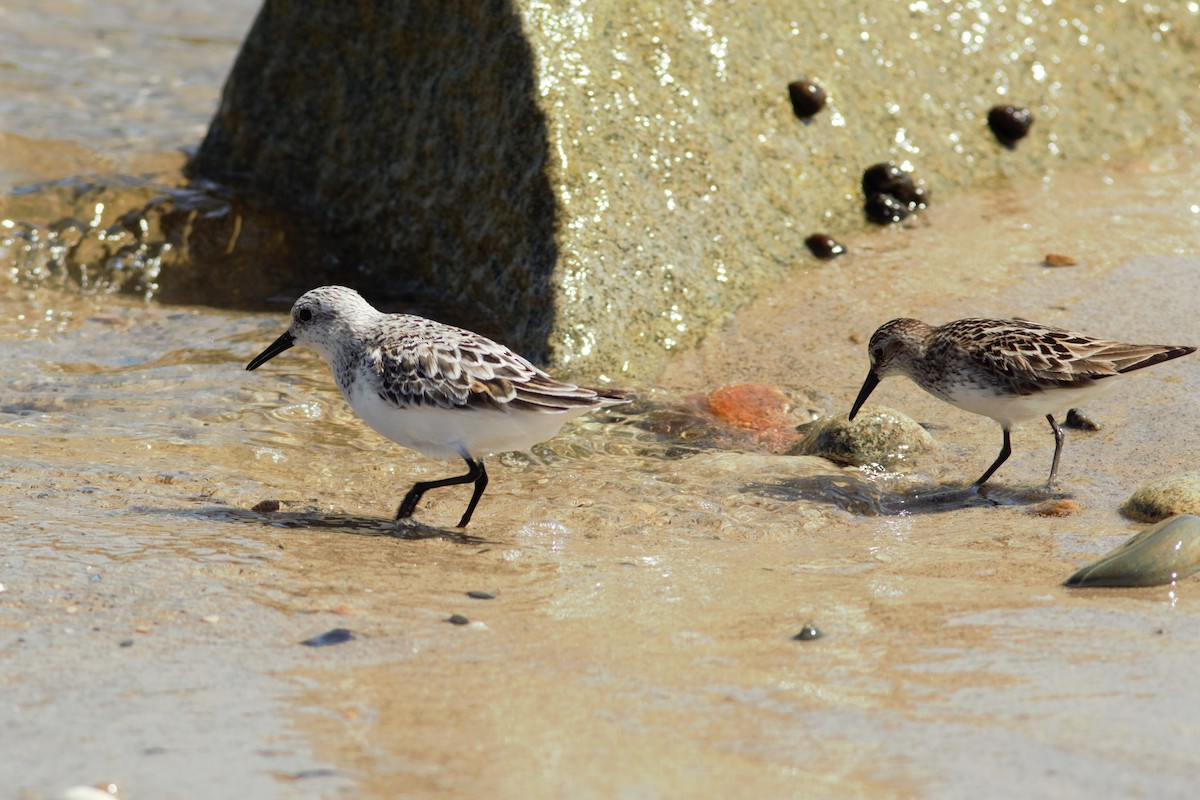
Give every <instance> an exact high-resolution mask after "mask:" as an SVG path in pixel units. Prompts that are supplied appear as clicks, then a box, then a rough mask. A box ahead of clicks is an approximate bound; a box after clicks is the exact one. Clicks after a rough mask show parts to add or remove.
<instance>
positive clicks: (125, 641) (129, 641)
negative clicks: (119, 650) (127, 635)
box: [117, 639, 133, 647]
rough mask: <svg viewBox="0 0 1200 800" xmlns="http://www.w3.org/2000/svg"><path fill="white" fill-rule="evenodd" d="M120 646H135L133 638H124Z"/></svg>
mask: <svg viewBox="0 0 1200 800" xmlns="http://www.w3.org/2000/svg"><path fill="white" fill-rule="evenodd" d="M117 646H118V647H133V639H122V640H121V641H120V643H119V644H118V645H117Z"/></svg>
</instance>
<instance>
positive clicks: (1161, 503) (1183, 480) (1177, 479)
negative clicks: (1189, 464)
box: [1121, 472, 1200, 522]
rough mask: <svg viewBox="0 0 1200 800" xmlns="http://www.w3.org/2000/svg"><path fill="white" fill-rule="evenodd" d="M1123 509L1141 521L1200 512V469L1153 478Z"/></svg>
mask: <svg viewBox="0 0 1200 800" xmlns="http://www.w3.org/2000/svg"><path fill="white" fill-rule="evenodd" d="M1121 511H1122V512H1124V513H1125V516H1127V517H1129V518H1131V519H1135V520H1137V521H1138V522H1158V521H1159V520H1162V519H1166V518H1167V517H1171V516H1174V515H1176V514H1200V472H1181V473H1179V474H1178V475H1169V476H1167V477H1165V478H1159V479H1157V480H1154V481H1151V482H1150V483H1147V484H1145V485H1143V486H1141V487H1139V488H1138V490H1137V491H1135V492H1134V493H1133V494H1132V495H1130V496H1129V499H1128V500H1126V501H1125V503H1124V504H1123V505H1122V506H1121Z"/></svg>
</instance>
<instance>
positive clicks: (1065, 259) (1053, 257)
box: [1045, 253, 1079, 267]
mask: <svg viewBox="0 0 1200 800" xmlns="http://www.w3.org/2000/svg"><path fill="white" fill-rule="evenodd" d="M1045 263H1046V266H1047V267H1073V266H1075V265H1076V264H1078V263H1079V262H1078V261H1076V260H1075V259H1074V258H1072V257H1071V256H1068V255H1063V254H1062V253H1046V258H1045Z"/></svg>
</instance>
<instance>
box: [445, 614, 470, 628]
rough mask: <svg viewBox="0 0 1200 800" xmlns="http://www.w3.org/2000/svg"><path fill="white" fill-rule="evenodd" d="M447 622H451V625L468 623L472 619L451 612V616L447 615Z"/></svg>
mask: <svg viewBox="0 0 1200 800" xmlns="http://www.w3.org/2000/svg"><path fill="white" fill-rule="evenodd" d="M446 622H449V623H450V624H451V625H468V624H470V622H471V620H469V619H467V618H466V617H464V616H463V615H462V614H451V615H450V616H448V617H446Z"/></svg>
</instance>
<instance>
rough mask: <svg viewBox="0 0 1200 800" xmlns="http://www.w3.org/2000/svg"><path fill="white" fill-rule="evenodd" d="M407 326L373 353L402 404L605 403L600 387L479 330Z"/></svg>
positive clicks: (555, 406) (377, 369)
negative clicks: (542, 364)
mask: <svg viewBox="0 0 1200 800" xmlns="http://www.w3.org/2000/svg"><path fill="white" fill-rule="evenodd" d="M397 329H400V326H397ZM402 329H403V331H404V333H403V334H397V335H389V336H383V337H381V343H380V345H379V346H378V347H375V348H372V349H371V350H370V351H369V353H368V354H367V360H368V363H367V367H368V370H369V371H370V372H371V373H372V374H373V375H374V376H375V377H376V378H377V382H378V386H377V391H378V392H379V395H380V397H382V398H384V399H386V400H390V401H391V402H393V403H396V404H397V405H400V406H404V407H408V406H436V407H440V408H461V407H475V408H514V409H515V408H531V407H538V408H541V409H544V410H546V411H563V410H567V409H569V408H578V407H579V406H596V405H599V401H598V398H597V395H596V393H595V392H594V391H592V390H590V389H583V388H580V387H578V386H574V385H572V384H569V383H562V382H559V381H556V380H554V379H553V378H551V377H550V376H549V375H547V374H546V373H545V372H543V371H542V370H540V369H538V368H537V367H535V366H534V365H533V364H531V363H529V362H528V361H527V360H525V359H524V358H522V357H521V356H519V355H517V354H516V353H514V352H512V351H511V350H509V349H508V348H507V347H505V346H503V345H501V344H497V343H496V342H493V341H492V340H491V339H488V338H486V337H484V336H480V335H479V334H477V333H473V332H471V331H467V330H463V329H461V328H454V327H451V326H448V325H442V324H440V323H436V322H433V321H431V320H425V319H421V318H416V317H414V318H410V321H409V322H407V323H406V325H404V326H403V328H402Z"/></svg>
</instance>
